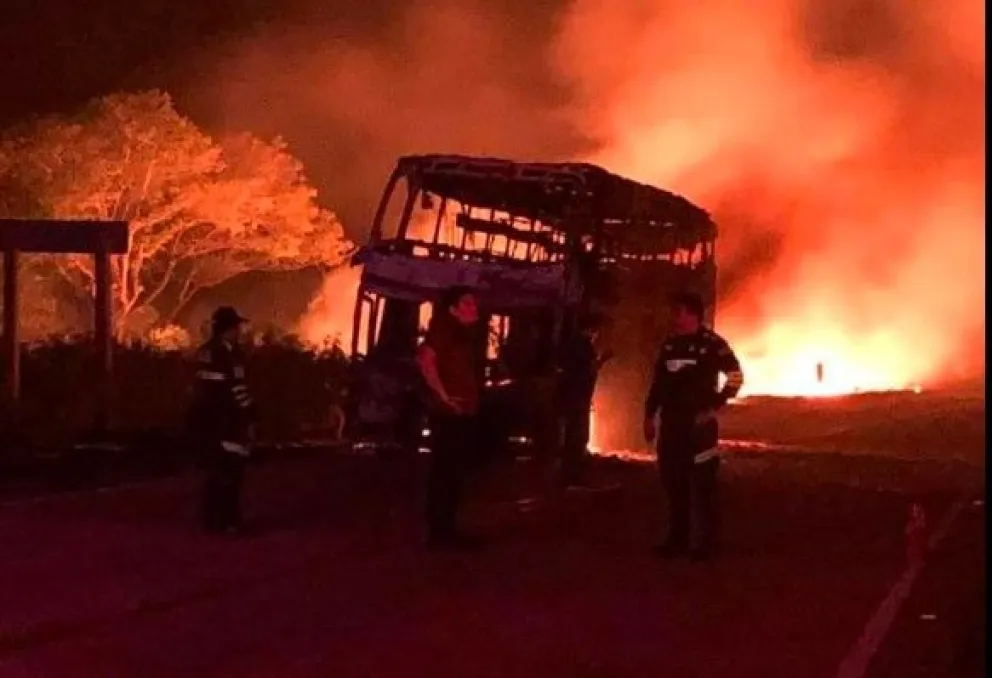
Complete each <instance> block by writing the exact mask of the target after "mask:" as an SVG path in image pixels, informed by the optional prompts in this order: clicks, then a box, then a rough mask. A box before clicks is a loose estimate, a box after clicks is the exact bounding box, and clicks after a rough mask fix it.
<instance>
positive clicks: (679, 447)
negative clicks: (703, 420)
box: [658, 424, 721, 547]
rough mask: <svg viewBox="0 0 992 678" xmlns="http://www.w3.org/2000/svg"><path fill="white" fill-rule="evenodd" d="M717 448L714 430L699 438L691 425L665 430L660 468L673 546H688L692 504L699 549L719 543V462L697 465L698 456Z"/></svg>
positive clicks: (660, 448) (710, 461)
mask: <svg viewBox="0 0 992 678" xmlns="http://www.w3.org/2000/svg"><path fill="white" fill-rule="evenodd" d="M715 447H716V431H715V430H712V431H707V432H706V435H703V436H700V435H699V431H698V430H697V429H696V428H695V427H693V426H692V425H691V424H690V425H684V426H673V427H667V428H666V427H664V426H663V427H662V430H661V436H660V438H659V440H658V466H659V471H660V472H661V479H662V485H663V486H664V488H665V495H666V497H667V499H668V540H667V541H668V543H669V544H671V545H672V546H676V547H687V546H689V543H690V540H691V528H692V508H693V503H695V504H696V508H697V509H698V516H699V542H700V545H701V546H703V547H707V546H713V545H714V544H715V542H716V541H717V540H718V539H719V536H720V527H721V513H720V506H719V497H718V483H717V477H718V471H719V469H720V460H719V458H718V457H716V456H714V457H712V458H710V459H707V460H705V461H701V462H697V461H696V455H698V454H700V453H702V452H705V451H706V450H709V449H714V448H715ZM694 500H695V501H694Z"/></svg>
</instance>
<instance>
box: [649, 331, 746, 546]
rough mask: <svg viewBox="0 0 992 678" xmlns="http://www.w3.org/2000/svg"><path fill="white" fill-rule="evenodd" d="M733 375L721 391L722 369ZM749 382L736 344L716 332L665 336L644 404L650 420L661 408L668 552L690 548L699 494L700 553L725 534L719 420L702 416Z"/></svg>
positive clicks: (660, 453)
mask: <svg viewBox="0 0 992 678" xmlns="http://www.w3.org/2000/svg"><path fill="white" fill-rule="evenodd" d="M721 372H722V373H723V374H725V375H726V377H727V381H726V384H725V385H724V387H723V389H722V390H719V391H718V377H719V374H720V373H721ZM743 383H744V377H743V374H742V373H741V366H740V363H739V362H738V360H737V356H735V355H734V352H733V350H731V348H730V345H729V344H727V342H726V341H725V340H724V339H723V338H722V337H720V336H719V335H718V334H716V333H715V332H713V331H712V330H709V329H706V328H700V330H699V331H698V332H696V333H693V334H687V335H678V334H676V335H672V336H670V337H669V338H668V339H666V340H665V343H664V346H663V347H662V349H661V354H660V356H659V357H658V362H657V365H656V366H655V370H654V378H653V380H652V383H651V389H650V391H649V392H648V396H647V399H646V401H645V404H644V415H645V419H646V420H647V419H652V418H653V417H654V416H655V415H656V414H657V413H658V412H659V411H660V412H661V429H660V433H659V436H658V462H659V466H660V470H661V475H662V480H663V483H664V487H665V492H666V494H667V495H668V502H669V535H668V540H667V542H666V544H665V546H664V547H663V548H664V549H665V550H666V551H668V552H677V551H681V550H683V549H687V548H688V546H689V537H690V514H691V502H692V497H693V494H695V495H696V499H697V501H698V506H699V509H700V518H701V525H700V528H701V530H700V532H701V541H700V553H705V552H706V551H708V550H709V549H711V548H712V547H713V546H715V540H716V539H717V537H718V534H719V528H720V524H719V523H720V512H719V507H718V504H717V469H718V468H719V465H720V459H719V457H718V455H717V438H718V427H717V422H716V419H715V418H710V419H708V420H706V421H703V422H699V421H697V418H698V417H699V416H700V415H701V414H703V413H705V412H708V411H713V410H716V409H718V408H720V407H722V406H723V405H725V404H726V403H727V401H728V400H730V399H731V398H733V397H734V396H736V395H737V393H738V391H740V388H741V386H742V385H743Z"/></svg>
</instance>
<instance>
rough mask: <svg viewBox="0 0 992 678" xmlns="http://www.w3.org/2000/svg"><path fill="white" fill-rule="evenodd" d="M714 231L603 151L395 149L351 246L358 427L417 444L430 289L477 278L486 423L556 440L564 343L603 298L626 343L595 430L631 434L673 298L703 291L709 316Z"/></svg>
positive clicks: (613, 332)
mask: <svg viewBox="0 0 992 678" xmlns="http://www.w3.org/2000/svg"><path fill="white" fill-rule="evenodd" d="M715 239H716V227H715V225H714V224H713V222H712V220H711V219H710V217H709V215H708V214H707V213H706V212H705V211H704V210H702V209H700V208H699V207H697V206H695V205H693V204H692V203H690V202H689V201H688V200H686V199H685V198H682V197H681V196H678V195H675V194H672V193H669V192H667V191H664V190H661V189H658V188H654V187H651V186H646V185H643V184H639V183H636V182H634V181H631V180H629V179H625V178H622V177H619V176H617V175H614V174H611V173H610V172H608V171H606V170H604V169H602V168H600V167H596V166H593V165H588V164H575V163H518V162H512V161H508V160H500V159H493V158H472V157H464V156H442V155H427V156H411V157H404V158H401V159H400V160H399V162H398V164H397V166H396V168H395V170H394V171H393V173H392V175H391V176H390V178H389V182H388V184H387V186H386V190H385V193H384V195H383V197H382V200H381V202H380V204H379V207H378V209H377V210H376V214H375V217H374V221H373V224H372V231H371V236H370V238H369V242H368V243H367V245H366V246H365V247H363V248H362V250H361V251H360V252H359V253H358V255H356V257H355V263H356V264H361V265H362V266H363V267H364V268H363V271H362V275H361V282H360V286H359V290H358V298H357V302H356V306H355V316H354V331H353V334H352V337H353V339H352V346H351V353H352V357H353V358H354V364H355V366H356V382H355V385H356V389H355V396H356V401H355V413H354V414H355V415H356V416H355V417H354V419H353V421H354V422H356V424H357V430H356V431H354V433H355V434H356V435H357V437H358V438H360V439H366V440H367V439H378V440H379V442H384V443H397V442H399V443H400V444H403V445H414V444H416V443H417V441H418V439H419V435H420V430H421V423H420V422H421V421H422V417H421V414H420V412H419V411H418V408H417V402H418V401H419V393H418V388H419V387H418V386H417V385H418V384H419V380H418V379H417V378H416V371H415V367H414V362H413V356H414V353H415V350H416V346H417V344H418V342H419V339H420V337H421V336H422V334H423V332H424V330H425V327H426V323H427V321H428V320H429V318H430V313H431V308H430V304H431V302H432V301H433V300H434V299H435V298H436V296H437V294H438V293H439V292H440V291H441V290H442V289H444V288H446V287H449V286H451V285H456V284H457V285H468V286H470V287H472V288H473V289H475V290H476V291H477V292H478V296H479V299H480V302H481V306H482V308H483V311H484V313H485V314H486V315H485V316H484V317H483V319H484V321H486V322H487V323H488V327H489V330H490V331H489V333H488V337H487V338H486V339H485V340H483V338H481V337H480V345H479V351H480V357H481V356H482V355H483V354H485V356H486V360H485V361H480V364H483V363H484V364H485V365H486V368H485V369H486V383H487V385H488V388H487V398H486V401H485V410H486V412H488V413H489V416H488V417H487V421H488V422H489V425H490V426H491V427H492V428H493V430H491V431H490V434H491V435H490V436H488V437H489V438H491V439H494V440H512V439H527V440H531V441H534V442H535V443H536V445H535V448H536V449H538V450H544V449H549V448H550V447H553V443H554V441H555V439H556V427H555V418H554V412H553V407H552V406H553V393H554V384H555V379H556V374H555V371H556V370H555V365H556V364H557V361H556V351H557V348H558V346H559V345H560V343H561V341H562V340H563V339H564V338H565V337H567V335H568V333H569V332H572V331H574V323H575V320H576V318H577V317H578V315H579V314H580V313H582V312H585V311H588V310H597V311H602V312H603V313H604V314H605V315H606V316H607V317H608V318H609V319H610V324H609V326H608V327H607V328H606V335H607V338H608V341H609V342H610V344H611V346H612V347H613V348H614V351H615V354H616V359H615V360H614V361H613V362H612V363H611V364H610V368H609V370H607V371H606V372H605V373H604V375H603V378H602V380H601V388H600V395H598V396H597V403H596V408H597V409H598V410H599V411H600V412H601V416H599V417H598V420H597V421H596V423H595V425H596V429H597V430H596V436H597V442H599V443H600V445H601V446H603V447H607V448H610V449H618V448H622V447H625V446H627V445H629V444H631V442H633V440H632V439H630V434H634V435H637V434H638V432H639V429H640V427H639V421H640V407H639V405H638V402H639V398H640V394H641V393H642V392H643V390H644V389H645V388H646V387H647V381H648V379H649V378H650V371H651V367H652V363H653V360H654V357H655V355H656V353H657V350H658V346H659V343H660V341H661V339H662V337H663V336H664V334H665V332H666V329H667V328H666V326H665V323H666V314H665V313H664V301H665V299H666V297H667V296H668V294H670V293H671V292H674V291H678V290H685V289H692V290H693V291H696V292H698V293H700V294H701V295H702V296H703V298H704V299H705V300H706V302H707V307H708V315H709V316H710V318H709V319H710V320H711V321H712V312H713V306H714V300H715V299H714V297H715V277H716V267H715V262H714V245H715ZM604 414H605V415H606V416H602V415H604ZM607 420H608V421H609V422H610V426H609V427H604V423H605V422H606V421H607Z"/></svg>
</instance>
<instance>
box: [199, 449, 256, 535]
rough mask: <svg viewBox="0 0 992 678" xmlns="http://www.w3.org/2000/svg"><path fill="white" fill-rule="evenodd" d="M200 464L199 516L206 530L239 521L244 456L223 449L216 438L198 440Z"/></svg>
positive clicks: (235, 523)
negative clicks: (203, 472)
mask: <svg viewBox="0 0 992 678" xmlns="http://www.w3.org/2000/svg"><path fill="white" fill-rule="evenodd" d="M200 449H201V456H202V459H203V465H204V470H205V474H204V481H203V493H202V498H201V505H200V518H201V521H202V523H203V527H204V528H206V529H208V530H214V531H216V530H225V529H228V528H234V527H238V526H239V525H240V524H241V493H242V487H243V485H244V475H245V464H246V462H247V458H246V457H244V456H243V455H240V454H236V453H234V452H229V451H227V450H225V449H224V448H223V447H222V446H221V443H220V441H202V442H201V443H200Z"/></svg>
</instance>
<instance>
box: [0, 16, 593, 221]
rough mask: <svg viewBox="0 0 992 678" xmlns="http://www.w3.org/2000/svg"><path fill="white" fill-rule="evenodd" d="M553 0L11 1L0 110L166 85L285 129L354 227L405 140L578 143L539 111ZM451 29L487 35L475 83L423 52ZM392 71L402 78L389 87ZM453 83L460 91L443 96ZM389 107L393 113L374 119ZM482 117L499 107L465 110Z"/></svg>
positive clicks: (209, 105) (245, 122)
mask: <svg viewBox="0 0 992 678" xmlns="http://www.w3.org/2000/svg"><path fill="white" fill-rule="evenodd" d="M561 4H562V3H561V2H560V0H540V1H538V2H534V1H532V0H530V1H529V0H506V1H504V2H500V3H494V2H489V1H488V0H477V1H473V0H467V1H466V2H464V3H455V4H452V3H446V2H442V1H436V2H421V3H417V4H416V7H411V5H410V4H408V3H396V2H390V1H389V0H360V1H358V0H337V1H334V0H331V2H323V3H320V2H314V1H313V0H281V1H280V2H272V1H271V0H209V1H206V2H204V1H203V0H142V1H141V2H125V1H124V0H86V1H85V2H84V1H80V0H5V2H4V5H5V10H4V14H3V18H2V20H0V82H3V84H4V92H6V93H7V95H6V96H4V97H3V98H2V99H0V124H8V123H11V122H13V121H16V120H18V119H20V118H23V117H26V116H31V115H34V114H44V113H52V112H62V111H71V110H72V109H73V108H75V107H77V106H79V105H80V104H82V103H83V102H85V101H86V100H87V99H89V98H91V97H95V96H101V95H104V94H108V93H111V92H113V91H116V90H140V89H146V88H152V87H157V88H161V89H164V90H166V91H168V92H169V93H170V94H172V95H173V97H174V99H175V101H176V103H177V106H178V107H179V109H180V111H181V112H183V113H185V114H187V115H189V116H190V117H192V118H193V119H194V120H195V121H196V122H197V123H198V124H200V125H201V126H203V127H205V128H206V129H207V130H208V131H210V132H212V133H224V132H228V131H230V132H235V131H242V130H247V131H251V132H254V133H257V134H259V135H261V136H263V137H271V136H275V135H280V136H283V137H285V138H286V139H287V140H288V141H289V142H290V145H291V149H292V151H293V152H294V153H295V154H296V155H297V156H299V157H300V158H301V159H302V160H303V161H304V163H305V166H306V167H307V170H308V173H309V174H310V177H311V179H312V180H313V182H314V183H315V184H316V185H317V186H318V188H319V189H320V191H321V200H322V202H324V203H325V205H326V206H328V207H330V208H332V209H334V210H336V211H337V212H338V213H339V214H340V216H341V217H342V219H343V221H344V222H345V225H346V228H347V229H348V231H349V232H350V233H352V234H353V235H354V236H355V237H357V238H360V237H361V236H362V234H363V233H364V232H365V229H366V225H367V224H366V222H367V219H368V216H369V215H370V213H371V210H372V209H373V208H374V203H375V202H376V200H377V199H378V196H379V193H380V191H381V190H382V187H383V184H384V181H385V178H386V176H387V174H388V172H389V170H390V168H391V164H392V162H393V160H394V159H395V158H396V157H397V156H398V155H401V154H405V153H408V152H480V153H481V152H485V153H491V154H506V155H511V156H520V155H523V156H530V157H539V158H545V157H548V158H549V159H556V158H559V157H564V156H566V155H570V154H572V153H573V152H574V150H575V149H578V148H580V147H581V146H582V144H581V143H580V142H578V141H577V138H578V137H577V135H576V134H575V132H574V130H571V129H569V128H568V126H567V125H562V124H561V123H560V122H557V121H555V122H551V121H550V120H549V119H542V115H543V114H544V112H546V111H548V110H550V109H552V108H554V107H556V106H559V105H561V103H562V101H563V97H564V96H565V95H564V93H563V91H562V90H561V89H560V88H558V89H556V87H555V83H554V82H553V81H552V79H551V78H550V77H549V75H548V74H547V73H546V72H545V71H546V68H545V63H546V61H547V59H546V54H545V50H546V49H547V48H548V45H549V43H550V42H551V40H550V36H551V35H552V33H553V22H554V20H555V18H556V16H557V14H558V12H559V10H560V9H561ZM452 7H454V8H455V9H454V10H452ZM476 10H478V11H476ZM452 12H454V13H455V16H454V17H452V16H451V15H452ZM476 16H481V17H482V18H480V19H479V20H478V21H479V23H478V24H476V25H474V26H473V25H466V26H465V31H472V32H473V33H474V36H478V37H477V38H476V37H474V36H472V37H469V36H468V34H467V33H463V32H462V31H461V28H460V24H462V23H465V24H469V23H470V22H472V21H474V19H475V17H476ZM411 26H413V27H412V28H411ZM435 27H436V28H435ZM482 27H484V28H482ZM453 39H454V40H462V39H464V40H465V41H466V42H465V43H464V44H459V45H457V46H456V47H453V48H452V49H453V50H454V51H455V52H456V53H458V52H465V51H466V50H467V51H472V50H474V47H473V43H474V42H476V41H479V42H481V43H486V45H487V46H484V47H482V48H480V50H483V51H485V55H483V56H480V57H479V59H480V61H481V62H483V63H481V64H480V68H481V69H482V70H483V71H484V72H482V73H479V74H475V73H468V74H467V77H468V79H469V82H466V74H465V73H455V72H452V71H450V70H449V69H448V68H447V67H448V64H450V63H451V62H452V58H451V54H452V52H451V50H448V49H447V48H442V49H444V50H446V51H445V53H444V54H434V55H431V56H427V57H423V58H422V57H421V54H420V53H421V52H422V51H423V50H424V48H425V46H427V45H431V44H434V45H450V44H451V43H452V40H453ZM481 54H482V52H480V55H481ZM342 59H344V60H347V64H350V63H351V62H352V61H355V60H359V61H361V62H362V63H367V62H368V61H369V59H371V62H372V63H374V65H375V68H376V69H377V73H378V76H370V80H374V81H375V82H374V85H370V86H369V87H368V88H367V89H365V90H362V91H355V88H354V87H353V86H352V85H351V84H349V83H347V82H345V83H342V79H343V80H349V77H348V74H349V72H350V71H352V70H354V69H353V68H352V66H350V65H347V64H346V65H343V66H340V68H341V71H342V72H341V73H339V74H337V75H326V76H325V74H326V73H327V72H328V71H330V70H333V69H334V68H336V67H337V66H338V65H340V64H341V63H343V62H342ZM477 70H478V69H477ZM294 73H297V74H298V75H296V76H294V75H293V74H294ZM376 77H377V78H378V79H377V80H376V79H375V78H376ZM394 83H395V84H396V85H397V87H399V88H403V89H402V91H400V90H397V91H392V86H393V84H394ZM421 83H422V84H421ZM344 89H347V90H348V91H343V90H344ZM494 89H495V90H496V91H498V92H500V93H501V98H500V104H497V105H496V106H490V107H488V109H487V110H485V111H483V112H482V113H481V114H480V115H478V116H473V115H471V114H470V113H469V114H465V115H454V117H452V116H453V113H452V112H451V111H450V110H449V111H447V112H446V113H443V115H446V116H448V117H447V118H445V119H438V120H437V121H436V122H435V123H434V124H433V125H432V123H431V120H429V119H428V118H433V117H434V116H433V109H435V108H442V109H443V108H449V109H450V106H452V105H455V106H458V107H461V108H464V104H462V103H458V102H459V101H465V100H469V99H480V98H484V95H486V94H488V93H489V92H491V91H493V90H494ZM435 91H437V92H438V93H439V96H436V97H435V96H434V94H433V92H435ZM476 92H479V93H480V96H475V95H474V93H476ZM446 93H447V96H448V97H449V98H451V99H452V100H453V102H454V103H451V102H445V100H444V99H445V94H446ZM501 107H508V108H510V109H514V110H516V111H518V112H519V113H520V115H521V116H523V115H526V116H527V117H529V120H528V123H527V125H521V127H523V128H524V130H525V131H524V133H522V134H517V133H516V128H515V127H513V126H512V125H511V126H507V124H506V123H505V122H503V118H504V117H505V111H500V110H498V109H499V108H501ZM380 111H381V112H382V113H380ZM386 111H389V113H388V115H389V116H390V118H389V119H386V118H383V119H381V120H380V119H379V118H378V117H377V116H380V115H382V116H385V115H386V113H385V112H386ZM404 116H406V117H404ZM487 116H489V117H492V118H494V120H489V121H487V120H480V121H479V122H480V123H481V124H479V125H478V127H476V126H475V125H474V124H473V120H475V119H477V118H485V117H487ZM456 127H457V128H459V129H454V128H456ZM494 130H495V132H494ZM487 135H488V136H489V138H488V139H487ZM342 167H346V169H347V171H345V172H342V171H341V169H342Z"/></svg>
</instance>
